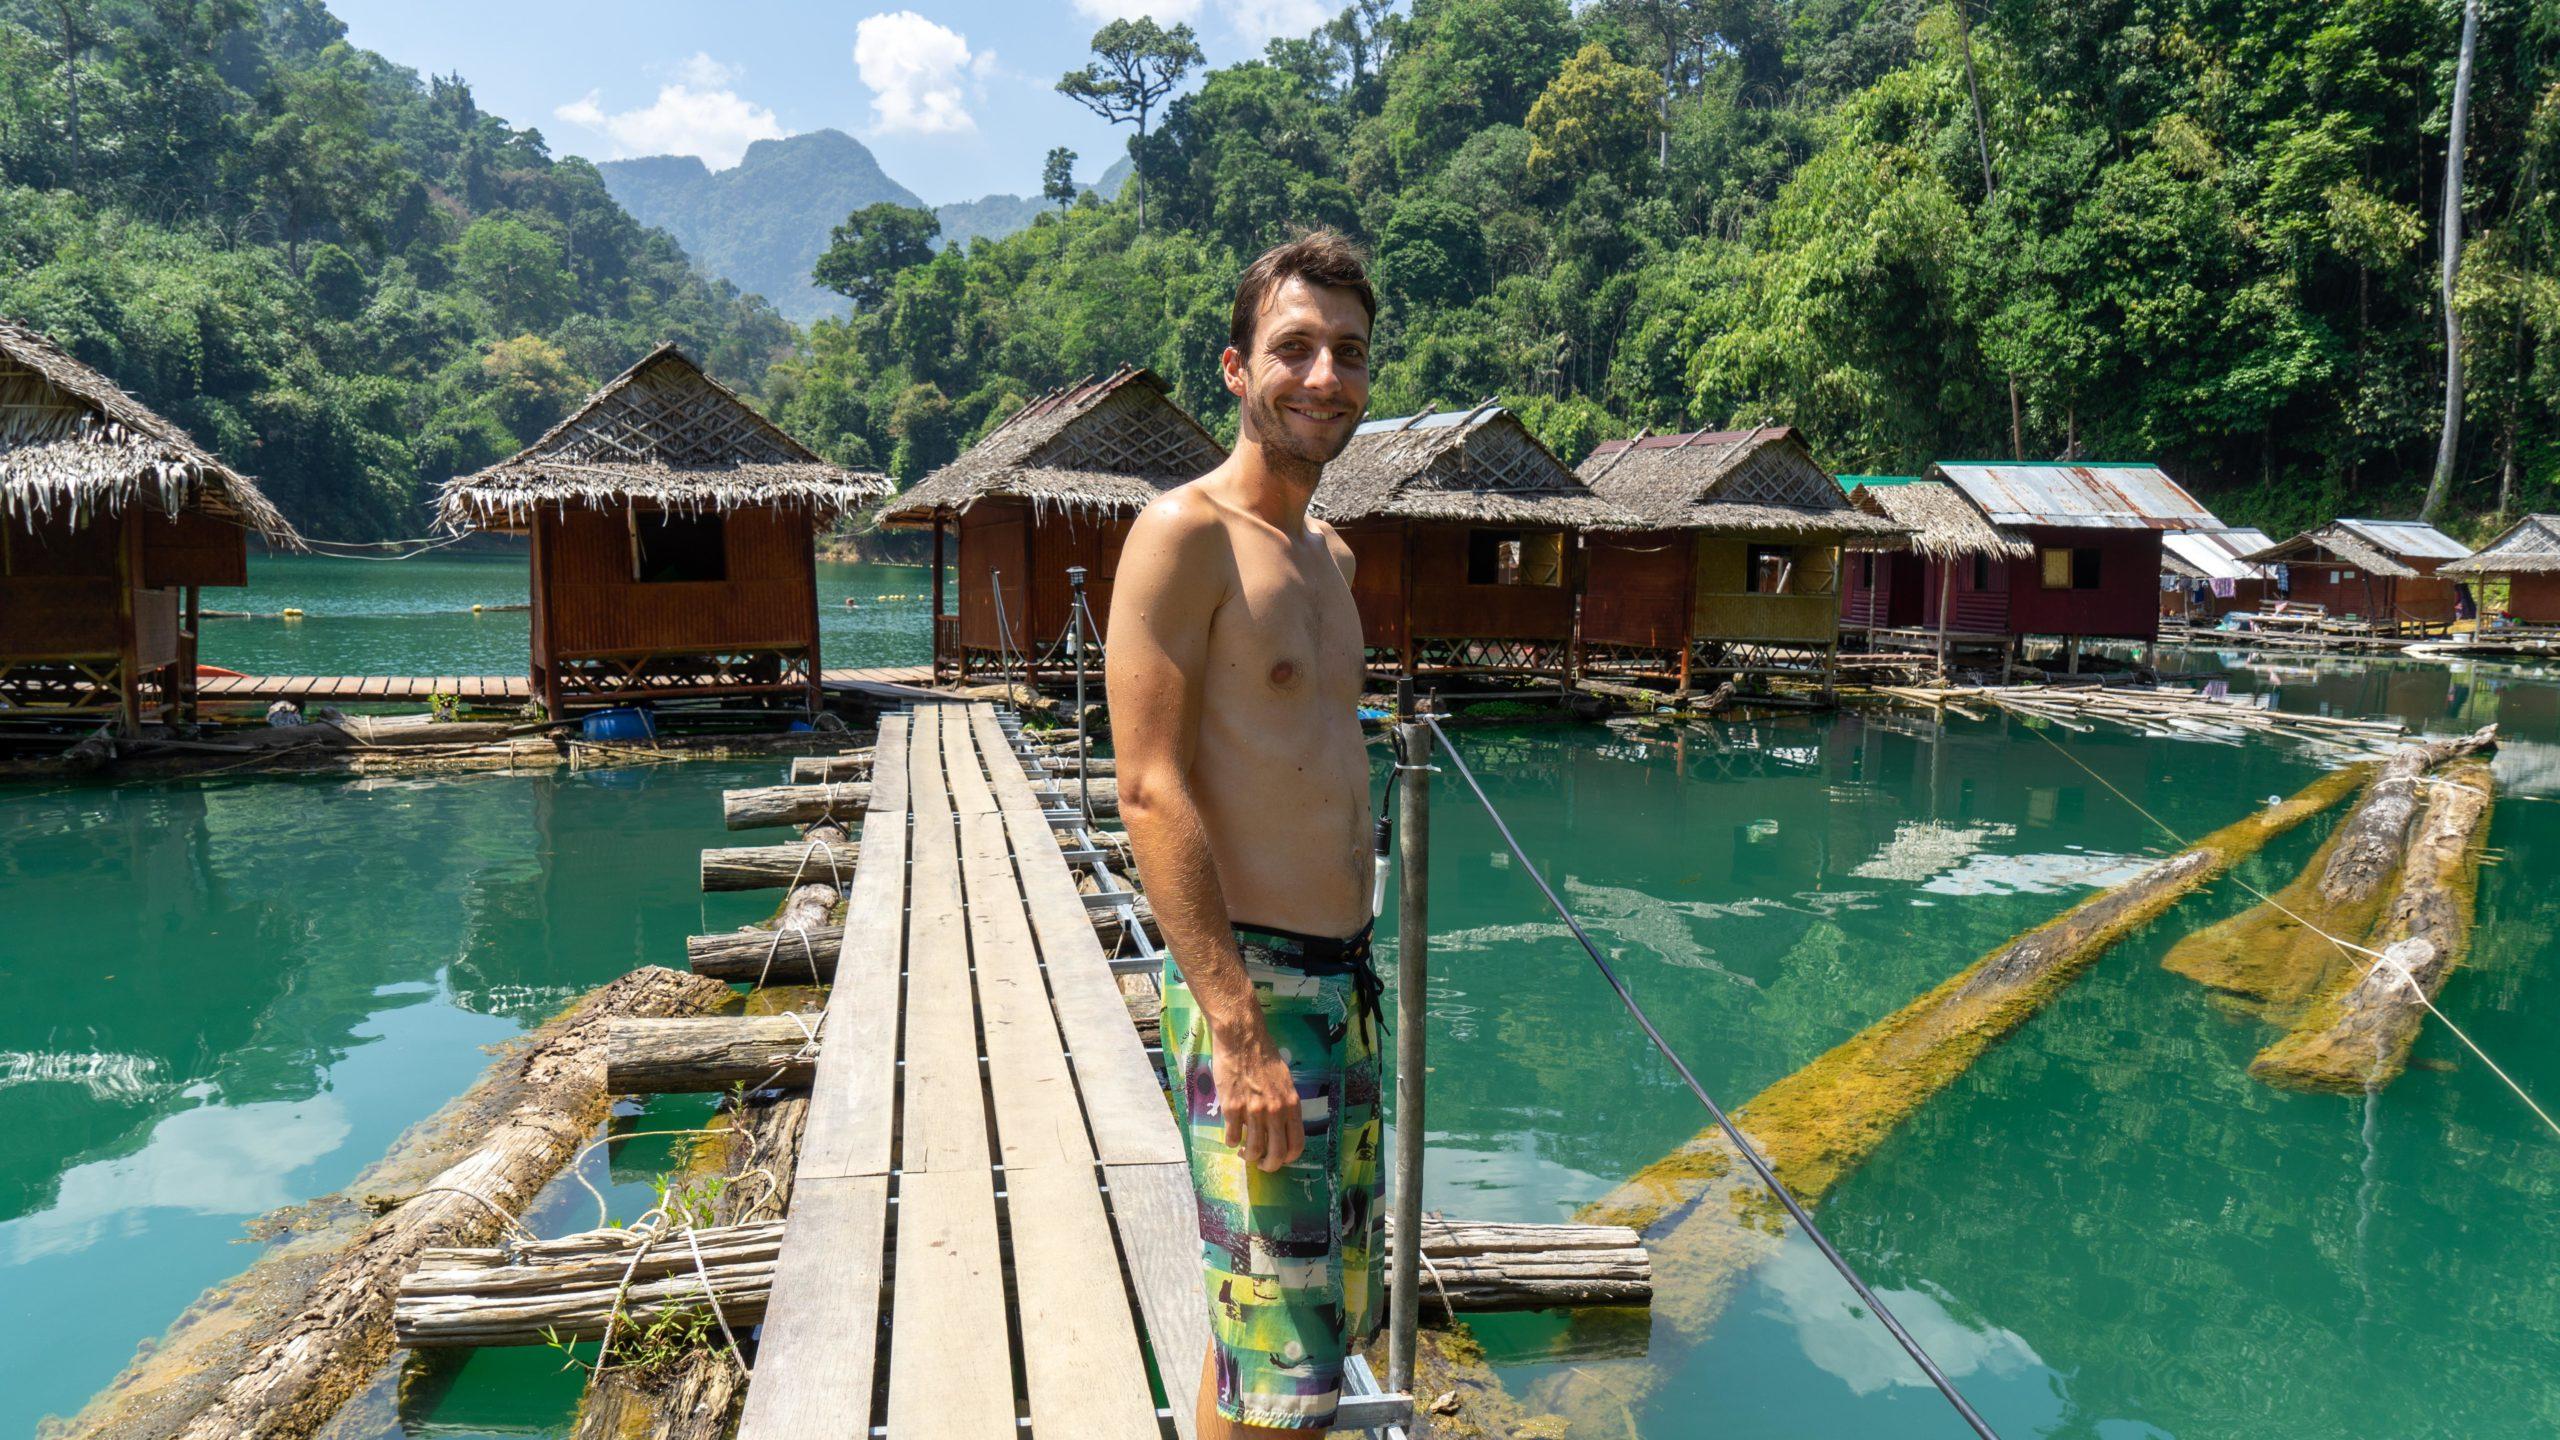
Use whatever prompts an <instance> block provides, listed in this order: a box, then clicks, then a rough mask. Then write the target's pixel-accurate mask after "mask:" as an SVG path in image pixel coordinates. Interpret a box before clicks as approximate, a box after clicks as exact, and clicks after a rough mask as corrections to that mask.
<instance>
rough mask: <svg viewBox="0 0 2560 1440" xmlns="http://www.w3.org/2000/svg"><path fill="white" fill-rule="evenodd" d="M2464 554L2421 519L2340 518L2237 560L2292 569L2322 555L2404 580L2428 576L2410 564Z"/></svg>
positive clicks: (2449, 538) (2459, 544)
mask: <svg viewBox="0 0 2560 1440" xmlns="http://www.w3.org/2000/svg"><path fill="white" fill-rule="evenodd" d="M2470 553H2471V552H2470V551H2468V550H2466V549H2464V548H2463V545H2462V542H2461V541H2459V540H2456V539H2454V538H2453V537H2452V536H2450V535H2447V534H2446V533H2444V532H2443V531H2441V530H2438V529H2437V528H2436V527H2434V526H2433V525H2429V524H2426V523H2424V522H2422V521H2417V520H2350V519H2346V518H2344V517H2340V518H2339V519H2336V520H2332V521H2330V522H2329V523H2328V524H2326V525H2322V526H2318V527H2316V528H2314V529H2310V530H2305V531H2303V532H2302V533H2301V534H2299V535H2296V536H2294V537H2293V538H2292V539H2290V540H2287V541H2285V542H2284V543H2283V544H2281V545H2270V546H2268V547H2267V548H2266V549H2264V550H2259V551H2256V552H2254V553H2251V554H2248V555H2244V556H2242V557H2240V558H2242V559H2244V560H2249V561H2254V562H2256V563H2257V564H2260V565H2298V564H2302V563H2304V562H2306V561H2317V560H2318V559H2320V557H2322V556H2323V555H2326V556H2328V557H2330V558H2331V559H2332V560H2333V561H2343V562H2344V563H2346V564H2349V565H2352V566H2354V567H2356V568H2357V569H2359V570H2362V571H2364V572H2365V573H2366V574H2368V575H2380V576H2384V577H2386V578H2389V579H2394V580H2407V579H2410V578H2411V577H2413V576H2418V575H2423V574H2427V573H2429V572H2427V571H2424V570H2420V569H2419V568H2418V567H2417V566H2416V565H2415V564H2413V563H2410V562H2413V561H2419V560H2459V559H2461V558H2462V557H2463V556H2465V555H2468V554H2470Z"/></svg>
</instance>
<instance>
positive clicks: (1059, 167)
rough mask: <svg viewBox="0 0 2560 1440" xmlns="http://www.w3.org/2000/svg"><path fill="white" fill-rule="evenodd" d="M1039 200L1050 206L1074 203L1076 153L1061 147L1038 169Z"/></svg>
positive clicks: (1052, 151)
mask: <svg viewBox="0 0 2560 1440" xmlns="http://www.w3.org/2000/svg"><path fill="white" fill-rule="evenodd" d="M1040 198H1041V199H1043V200H1046V201H1048V202H1049V203H1050V204H1052V205H1057V206H1067V205H1073V204H1074V203H1076V152H1074V151H1073V150H1070V149H1068V148H1067V147H1066V146H1064V145H1061V146H1059V147H1057V148H1056V149H1054V150H1051V151H1050V152H1049V159H1048V161H1047V163H1045V164H1043V165H1042V166H1041V167H1040Z"/></svg>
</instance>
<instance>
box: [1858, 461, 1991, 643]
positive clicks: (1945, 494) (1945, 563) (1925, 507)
mask: <svg viewBox="0 0 2560 1440" xmlns="http://www.w3.org/2000/svg"><path fill="white" fill-rule="evenodd" d="M1840 483H1841V484H1842V485H1844V486H1846V487H1848V491H1849V503H1850V504H1851V505H1853V506H1854V507H1856V508H1857V510H1858V511H1859V512H1860V513H1862V514H1866V515H1871V516H1873V517H1875V518H1876V519H1878V520H1882V521H1884V522H1886V523H1888V524H1890V525H1893V526H1895V527H1897V528H1898V529H1900V530H1901V532H1902V538H1901V539H1900V540H1898V541H1889V542H1884V543H1871V542H1857V543H1855V544H1853V546H1852V549H1851V553H1850V556H1849V560H1848V565H1847V573H1846V574H1845V575H1844V576H1843V578H1842V579H1841V582H1840V619H1841V623H1842V624H1843V625H1845V626H1847V627H1848V628H1850V629H1853V630H1863V631H1869V632H1873V631H1879V630H1903V631H1912V630H1928V631H1931V632H1932V633H1934V632H1935V631H1937V630H1938V629H1940V628H1943V621H1942V617H1941V615H1940V611H1941V610H1942V609H1943V610H1945V611H1946V612H1947V613H1946V615H1945V616H1944V617H1943V619H1944V620H1952V619H1953V610H1954V605H1953V598H1952V597H1953V596H1954V594H1955V588H1954V585H1953V584H1951V583H1942V582H1946V581H1947V580H1948V578H1949V577H1950V576H1952V575H1953V574H1954V572H1955V571H1956V570H1957V569H1965V570H1967V571H1968V572H1970V570H1971V569H1972V567H1973V566H1974V565H1975V564H1976V562H1980V563H1981V564H1982V565H1984V566H1993V565H2005V564H2006V563H2007V562H2009V561H2011V560H2024V559H2027V558H2029V557H2031V556H2033V555H2034V554H2035V553H2036V549H2035V546H2033V545H2031V544H2029V543H2027V540H2026V537H2024V536H2022V535H2019V534H2017V533H2016V532H2014V531H2011V530H2005V529H2002V528H2001V527H1999V526H1997V525H1994V524H1992V523H1991V522H1990V521H1989V520H1988V519H1985V518H1984V516H1983V514H1982V512H1981V511H1980V510H1978V509H1976V508H1974V506H1973V505H1972V503H1971V502H1969V501H1967V500H1966V499H1965V498H1964V494H1963V492H1962V491H1959V490H1957V489H1956V488H1955V487H1954V486H1952V485H1944V484H1939V483H1936V482H1934V481H1928V480H1923V479H1921V478H1920V477H1919V476H1917V475H1843V476H1841V477H1840Z"/></svg>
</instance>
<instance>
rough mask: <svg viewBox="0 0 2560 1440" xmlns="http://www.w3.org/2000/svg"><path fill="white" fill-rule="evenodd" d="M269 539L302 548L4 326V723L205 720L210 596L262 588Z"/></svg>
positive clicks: (59, 356) (151, 429)
mask: <svg viewBox="0 0 2560 1440" xmlns="http://www.w3.org/2000/svg"><path fill="white" fill-rule="evenodd" d="M253 530H254V531H256V532H258V533H259V534H260V535H262V536H264V537H266V539H267V540H268V542H269V543H270V544H275V545H282V546H286V547H299V546H300V545H301V543H302V541H301V537H300V536H298V535H296V534H295V533H294V531H293V527H292V526H291V525H289V524H287V523H285V518H284V516H283V515H282V514H281V513H279V512H278V511H277V509H276V507H275V506H274V505H273V504H272V503H270V502H269V501H268V499H267V497H266V496H265V495H264V494H262V493H260V491H259V489H258V487H257V485H256V484H255V483H254V482H252V481H251V480H250V479H249V477H247V476H245V475H243V474H241V473H240V472H239V471H237V470H234V469H232V468H231V467H230V466H228V465H225V464H223V463H222V462H221V461H220V460H217V459H215V458H214V457H213V456H212V455H211V454H208V453H207V452H206V451H205V450H204V448H203V447H201V446H199V445H197V444H196V443H195V441H194V440H192V439H190V438H189V437H188V435H187V433H186V432H185V431H184V430H181V429H179V428H178V427H177V426H176V425H173V424H171V423H170V422H169V421H168V420H166V419H165V418H163V417H162V416H160V415H159V414H157V413H155V412H154V411H153V410H152V409H151V408H150V407H149V406H146V405H144V404H143V403H142V402H141V401H139V400H136V399H134V398H133V397H132V396H130V395H127V394H126V393H125V392H124V391H123V390H121V389H118V388H117V386H116V384H115V382H114V381H112V380H109V379H108V378H107V377H106V376H104V375H101V374H99V373H98V372H97V371H96V370H93V369H91V368H90V367H89V366H87V365H84V364H82V363H80V362H79V361H78V360H75V359H73V358H72V357H71V356H70V355H69V354H68V353H67V352H65V351H64V350H63V349H62V348H61V347H60V346H58V345H56V344H54V343H53V342H52V341H51V340H50V339H48V338H46V337H45V336H44V335H42V334H41V333H39V332H37V331H35V330H32V329H29V328H28V327H26V326H24V325H20V324H18V323H16V322H14V321H9V320H0V715H6V716H8V717H10V718H18V717H22V716H63V715H68V716H71V717H73V718H85V717H91V716H94V717H96V718H100V719H106V718H112V719H115V720H116V721H118V722H119V723H120V724H122V725H123V726H124V728H125V729H126V730H127V731H128V732H130V731H132V730H133V729H135V728H137V727H138V726H139V725H140V724H141V723H142V722H143V721H144V720H145V719H146V718H155V719H156V718H171V719H176V718H182V717H185V716H187V715H190V714H191V713H192V711H193V707H194V696H195V668H196V625H195V617H196V612H197V604H196V599H197V591H198V590H199V589H200V588H201V587H203V586H206V585H245V584H247V583H248V579H249V576H248V565H249V561H248V534H249V532H250V531H253Z"/></svg>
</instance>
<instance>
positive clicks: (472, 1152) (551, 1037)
mask: <svg viewBox="0 0 2560 1440" xmlns="http://www.w3.org/2000/svg"><path fill="white" fill-rule="evenodd" d="M728 993H729V992H728V991H727V990H726V989H725V988H724V987H722V986H720V985H718V984H716V983H714V982H712V981H709V980H706V979H704V978H702V977H700V976H694V975H685V974H681V973H679V972H677V971H673V970H666V969H660V968H657V967H654V966H652V967H650V968H647V969H643V970H638V971H635V972H633V973H632V974H629V975H626V976H624V977H622V978H621V979H619V980H616V981H614V982H613V983H612V984H610V985H607V986H605V987H603V988H602V989H600V990H597V991H595V992H593V993H592V994H590V995H588V996H587V997H586V998H585V999H584V1000H582V1001H580V1002H579V1003H578V1005H577V1006H576V1007H575V1008H573V1009H572V1010H570V1011H569V1012H568V1013H566V1014H564V1015H562V1016H561V1017H560V1018H558V1019H556V1020H553V1021H552V1022H551V1023H550V1024H548V1025H545V1026H543V1027H542V1028H541V1029H539V1030H537V1031H535V1032H534V1033H533V1034H532V1035H531V1036H529V1037H527V1041H526V1043H525V1044H524V1045H523V1047H522V1048H521V1049H519V1050H517V1051H516V1052H515V1053H513V1054H511V1055H509V1056H508V1057H507V1058H505V1059H502V1060H500V1061H499V1062H498V1063H497V1064H495V1065H493V1066H492V1067H490V1071H489V1073H488V1075H486V1076H485V1077H483V1078H482V1079H481V1081H480V1082H479V1083H478V1084H477V1085H475V1086H473V1087H472V1088H471V1090H469V1091H468V1092H466V1093H465V1094H464V1095H462V1096H461V1097H460V1098H459V1099H457V1100H455V1101H453V1102H452V1103H451V1104H449V1105H447V1106H445V1107H444V1108H443V1109H442V1110H441V1111H439V1112H438V1113H437V1114H436V1115H435V1116H434V1117H433V1118H431V1119H430V1120H428V1121H427V1122H426V1123H425V1124H423V1125H420V1126H418V1127H416V1128H414V1129H412V1130H411V1131H410V1132H409V1133H408V1134H406V1135H404V1136H402V1137H401V1140H400V1141H399V1142H398V1144H397V1145H396V1146H395V1147H394V1149H393V1151H392V1154H391V1155H390V1156H389V1157H387V1158H386V1159H385V1160H384V1161H383V1162H382V1163H381V1164H379V1165H377V1166H375V1167H374V1168H373V1169H372V1170H369V1171H367V1172H366V1174H365V1176H364V1177H362V1178H361V1179H360V1180H359V1181H358V1183H357V1186H356V1187H351V1191H350V1193H352V1194H356V1195H364V1196H367V1197H368V1199H369V1203H372V1204H375V1205H377V1206H388V1207H390V1208H389V1213H387V1214H384V1215H382V1216H380V1218H378V1219H374V1220H372V1221H371V1223H370V1224H365V1225H362V1226H361V1227H360V1228H356V1227H351V1226H349V1227H341V1226H328V1227H323V1228H324V1229H325V1230H326V1232H327V1233H326V1234H325V1235H324V1236H323V1237H321V1238H319V1239H316V1240H313V1241H309V1242H306V1241H305V1240H303V1239H301V1238H299V1237H298V1238H297V1239H295V1240H289V1241H287V1242H284V1243H283V1244H280V1245H279V1246H277V1247H276V1248H275V1249H274V1250H271V1251H270V1252H269V1254H268V1255H267V1257H266V1258H264V1259H261V1260H260V1261H259V1263H258V1264H257V1265H255V1266H252V1267H251V1269H250V1270H249V1272H248V1274H246V1275H245V1276H243V1277H241V1278H240V1279H239V1280H236V1281H233V1282H232V1283H230V1284H228V1285H225V1286H222V1287H219V1288H217V1289H216V1290H214V1291H211V1292H208V1294H207V1295H206V1297H205V1299H203V1300H201V1301H199V1302H198V1303H197V1304H196V1305H195V1306H194V1307H192V1308H190V1310H189V1311H188V1313H187V1314H186V1315H185V1316H184V1317H181V1319H180V1321H179V1323H178V1324H177V1326H176V1327H174V1328H173V1329H172V1330H171V1332H170V1334H169V1336H168V1337H167V1338H166V1339H165V1340H163V1341H162V1342H161V1343H159V1344H158V1345H156V1346H153V1347H150V1348H148V1349H146V1351H145V1352H144V1353H143V1354H142V1355H141V1356H139V1357H138V1358H137V1359H136V1360H135V1361H134V1363H133V1364H132V1365H130V1366H128V1367H127V1369H126V1371H125V1373H124V1374H123V1375H121V1376H119V1377H117V1379H116V1381H115V1382H114V1383H113V1384H112V1385H111V1386H109V1387H108V1389H107V1390H106V1391H104V1392H103V1393H101V1394H100V1395H99V1396H98V1398H97V1399H95V1400H93V1401H91V1402H90V1404H89V1406H88V1408H87V1409H85V1410H83V1411H82V1412H81V1414H80V1415H79V1416H77V1417H75V1418H74V1419H72V1420H71V1421H70V1422H68V1424H66V1425H64V1426H62V1427H60V1428H59V1429H58V1430H57V1431H56V1433H57V1434H58V1435H60V1436H64V1437H81V1440H144V1437H150V1440H168V1437H178V1440H291V1437H301V1436H308V1435H310V1434H312V1433H313V1432H314V1431H316V1430H318V1429H319V1428H320V1427H321V1426H322V1425H323V1424H325V1423H326V1422H327V1421H328V1419H329V1417H330V1416H331V1415H332V1414H333V1413H334V1412H335V1411H336V1410H337V1409H338V1407H339V1406H340V1405H341V1404H343V1403H344V1402H345V1401H346V1399H347V1398H348V1397H349V1396H350V1395H352V1394H354V1393H355V1392H356V1391H357V1390H358V1389H359V1388H360V1387H361V1386H362V1385H363V1384H364V1383H365V1382H366V1380H367V1378H368V1377H369V1376H371V1375H372V1373H373V1372H374V1371H375V1370H376V1369H377V1368H378V1367H379V1366H380V1365H381V1364H382V1362H383V1361H384V1360H385V1359H386V1358H388V1357H389V1355H390V1354H391V1349H392V1325H391V1312H392V1296H393V1293H394V1291H395V1290H396V1288H397V1287H398V1285H399V1282H400V1280H401V1278H402V1277H403V1276H405V1275H407V1274H408V1273H409V1271H410V1270H412V1269H413V1268H415V1266H416V1263H417V1261H418V1258H419V1257H420V1256H421V1255H423V1254H424V1253H425V1252H426V1251H427V1250H429V1249H430V1248H433V1247H439V1246H455V1245H474V1244H484V1243H486V1242H487V1241H489V1240H490V1239H492V1238H494V1237H495V1236H496V1235H497V1233H498V1230H499V1227H500V1224H501V1218H502V1217H503V1216H509V1215H514V1214H516V1213H518V1212H519V1211H521V1210H522V1209H523V1208H524V1206H525V1204H526V1203H527V1202H528V1201H530V1200H531V1199H532V1198H533V1196H534V1194H535V1192H536V1191H538V1190H540V1189H541V1187H542V1186H543V1185H544V1183H546V1182H547V1181H549V1180H550V1179H551V1177H552V1176H553V1175H555V1174H557V1173H558V1171H559V1169H560V1167H561V1166H562V1165H563V1164H565V1163H567V1161H568V1159H569V1157H570V1156H571V1155H572V1154H573V1153H575V1151H576V1150H577V1147H578V1146H579V1145H581V1144H583V1143H585V1141H586V1140H587V1138H588V1137H589V1136H591V1135H592V1134H594V1132H595V1129H596V1126H597V1125H598V1124H600V1123H601V1122H602V1121H603V1119H604V1115H605V1107H606V1095H605V1089H604V1052H605V1032H606V1028H607V1026H608V1024H609V1023H610V1022H611V1021H612V1020H613V1019H615V1018H617V1017H636V1016H677V1015H688V1014H699V1013H701V1012H703V1011H705V1010H708V1009H710V1008H712V1007H713V1006H715V1005H717V1004H719V1003H720V1002H721V1001H722V1000H724V999H726V998H727V996H728ZM376 1195H380V1196H381V1197H382V1198H380V1199H378V1200H377V1199H371V1197H373V1196H376ZM353 1210H354V1207H352V1206H350V1207H347V1213H350V1214H351V1213H352V1212H353Z"/></svg>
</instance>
